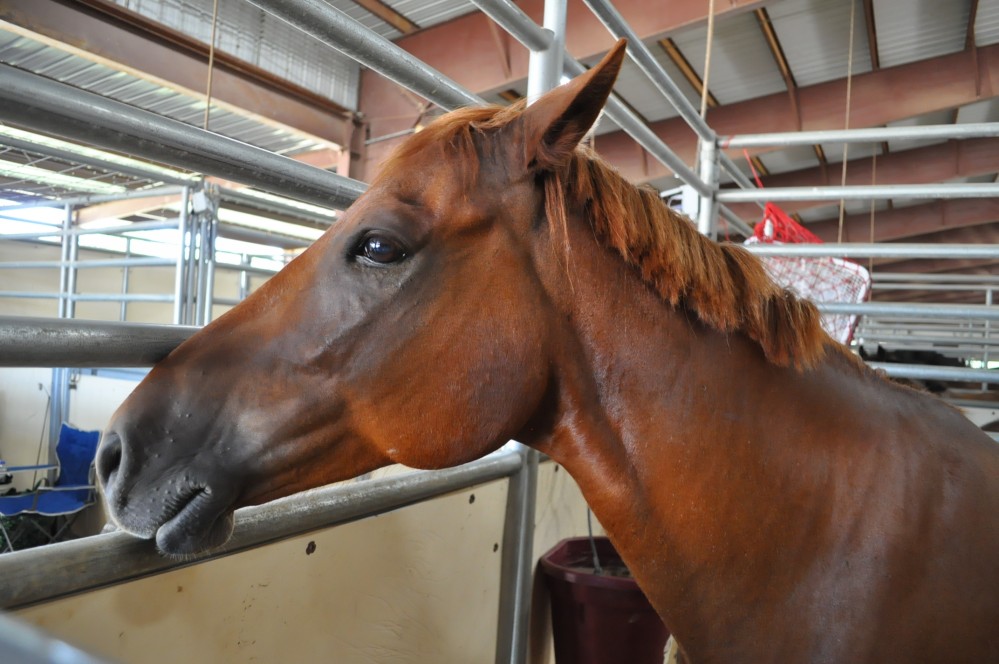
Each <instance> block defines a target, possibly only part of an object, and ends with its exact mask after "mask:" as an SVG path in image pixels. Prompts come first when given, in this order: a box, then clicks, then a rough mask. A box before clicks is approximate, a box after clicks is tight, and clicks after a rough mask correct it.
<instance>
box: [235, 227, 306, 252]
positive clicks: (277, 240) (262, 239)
mask: <svg viewBox="0 0 999 664" xmlns="http://www.w3.org/2000/svg"><path fill="white" fill-rule="evenodd" d="M218 230H219V237H224V238H228V239H230V240H239V241H240V242H249V243H251V244H262V245H265V246H268V247H280V248H281V249H304V248H305V247H308V246H309V245H310V244H312V240H306V239H305V238H301V237H293V236H291V235H282V234H280V233H271V232H269V231H261V230H257V229H255V228H247V227H245V226H238V225H235V224H227V223H224V222H223V223H220V224H219V227H218Z"/></svg>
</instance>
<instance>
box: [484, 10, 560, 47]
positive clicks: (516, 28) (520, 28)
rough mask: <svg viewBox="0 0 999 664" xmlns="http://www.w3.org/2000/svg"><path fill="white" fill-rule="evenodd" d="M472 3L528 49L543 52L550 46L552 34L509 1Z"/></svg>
mask: <svg viewBox="0 0 999 664" xmlns="http://www.w3.org/2000/svg"><path fill="white" fill-rule="evenodd" d="M472 3H473V4H475V6H476V7H478V8H479V9H480V10H482V13H483V14H485V15H486V16H488V17H489V18H491V19H492V20H493V21H494V22H495V23H496V25H498V26H500V27H501V28H503V29H504V30H506V31H507V32H509V33H510V36H512V37H513V38H514V39H516V40H517V41H519V42H520V43H521V44H523V45H524V46H525V47H527V48H528V49H530V50H532V51H543V50H545V49H546V48H548V47H549V46H551V44H552V38H553V35H552V33H551V32H550V31H549V30H545V29H544V28H542V27H541V26H539V25H538V24H537V23H535V22H534V21H533V20H532V19H531V18H530V17H529V16H528V15H527V14H525V13H524V10H522V9H521V8H520V7H518V6H517V5H515V4H513V2H511V0H472Z"/></svg>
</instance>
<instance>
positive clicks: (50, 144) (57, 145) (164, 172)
mask: <svg viewBox="0 0 999 664" xmlns="http://www.w3.org/2000/svg"><path fill="white" fill-rule="evenodd" d="M2 138H12V139H16V140H19V141H24V142H27V143H31V144H33V145H37V146H38V147H39V148H42V149H41V150H40V151H41V152H43V153H44V152H45V150H44V148H50V149H53V150H60V151H62V152H70V153H72V154H76V155H79V156H80V157H81V158H82V160H84V161H85V160H86V158H87V157H90V158H91V159H98V160H100V161H103V162H109V163H111V164H118V165H119V166H122V167H123V168H128V167H132V168H137V169H142V170H143V171H148V172H149V173H150V174H159V175H160V176H161V177H163V178H164V179H170V178H173V179H180V180H189V181H190V182H196V181H197V180H199V179H200V178H201V176H200V175H198V174H191V173H182V172H181V171H176V170H174V169H172V168H164V167H162V166H157V165H156V164H151V163H149V162H148V161H139V160H138V159H132V158H131V157H123V156H121V155H117V154H114V153H113V152H105V151H103V150H97V149H94V148H88V147H86V146H83V145H78V144H76V143H70V142H68V141H63V140H60V139H58V138H50V137H48V136H43V135H41V134H36V133H33V132H30V131H23V130H21V129H15V128H14V127H8V126H6V125H0V139H2ZM0 142H2V141H0Z"/></svg>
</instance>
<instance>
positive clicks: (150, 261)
mask: <svg viewBox="0 0 999 664" xmlns="http://www.w3.org/2000/svg"><path fill="white" fill-rule="evenodd" d="M0 238H2V236H0ZM176 264H177V261H175V260H171V259H168V258H112V259H107V260H86V261H5V262H0V270H30V269H52V268H59V267H70V268H74V269H80V270H82V269H87V268H105V267H159V266H164V265H176Z"/></svg>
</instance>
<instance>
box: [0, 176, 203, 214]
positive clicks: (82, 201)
mask: <svg viewBox="0 0 999 664" xmlns="http://www.w3.org/2000/svg"><path fill="white" fill-rule="evenodd" d="M198 177H199V178H200V176H198ZM183 191H184V188H183V187H175V186H169V187H153V188H150V189H135V190H131V191H126V192H125V193H123V194H88V195H86V196H73V197H71V198H53V199H45V200H38V201H30V202H28V203H19V204H18V205H4V206H2V207H0V212H8V211H14V210H30V209H34V208H40V207H66V206H67V205H69V206H70V207H87V206H89V205H96V204H98V203H111V202H114V201H126V200H133V199H136V198H152V197H154V196H173V195H175V194H180V193H182V192H183ZM25 221H26V222H28V223H32V222H31V221H30V220H28V219H25Z"/></svg>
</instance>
